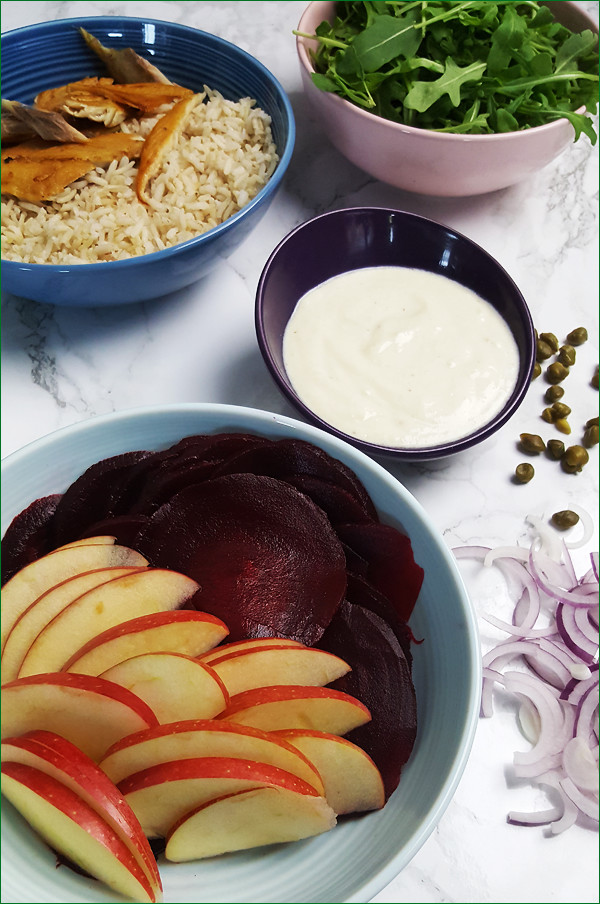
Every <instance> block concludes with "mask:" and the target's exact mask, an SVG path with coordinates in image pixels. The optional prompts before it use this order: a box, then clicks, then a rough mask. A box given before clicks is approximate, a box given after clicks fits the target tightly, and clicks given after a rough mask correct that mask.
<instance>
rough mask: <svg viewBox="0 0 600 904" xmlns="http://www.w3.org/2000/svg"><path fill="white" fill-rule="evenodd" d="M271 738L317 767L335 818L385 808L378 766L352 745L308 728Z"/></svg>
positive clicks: (280, 732) (279, 733) (276, 733)
mask: <svg viewBox="0 0 600 904" xmlns="http://www.w3.org/2000/svg"><path fill="white" fill-rule="evenodd" d="M273 735H274V736H275V737H277V738H281V739H282V740H285V741H288V742H289V743H290V744H292V745H293V746H294V747H297V748H298V750H300V751H301V752H302V753H303V754H304V755H305V756H306V757H307V758H308V759H309V760H310V761H311V763H312V764H313V765H314V766H316V768H317V769H318V771H319V775H320V776H321V778H322V779H323V785H324V787H325V798H326V799H327V802H328V804H329V805H330V806H331V808H332V809H333V810H334V812H335V813H337V814H338V816H341V815H342V814H344V813H358V812H363V811H365V810H379V809H381V807H383V805H384V804H385V792H384V787H383V779H382V778H381V774H380V772H379V770H378V768H377V766H376V765H375V763H374V762H373V760H372V759H371V757H370V756H369V755H368V754H367V753H365V751H364V750H362V749H361V748H360V747H357V745H356V744H353V743H352V741H348V740H347V738H340V737H338V736H337V735H332V734H329V733H328V732H325V731H313V730H311V729H310V728H293V729H290V730H288V731H276V732H273Z"/></svg>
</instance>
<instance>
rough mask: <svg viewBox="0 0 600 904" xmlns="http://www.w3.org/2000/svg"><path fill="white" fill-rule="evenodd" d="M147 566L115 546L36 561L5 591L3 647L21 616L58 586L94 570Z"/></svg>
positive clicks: (131, 552)
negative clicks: (47, 591)
mask: <svg viewBox="0 0 600 904" xmlns="http://www.w3.org/2000/svg"><path fill="white" fill-rule="evenodd" d="M147 564H148V560H147V559H145V558H144V556H142V555H141V554H140V553H138V552H136V551H135V550H133V549H129V548H128V547H125V546H117V545H112V544H108V545H106V544H92V545H88V546H69V547H67V548H66V549H57V550H55V551H54V552H50V553H48V554H47V555H45V556H42V558H41V559H36V560H35V561H34V562H31V563H30V564H29V565H26V566H25V567H24V568H22V569H21V570H20V571H18V572H17V573H16V574H15V575H13V577H12V578H11V579H10V580H9V581H7V582H6V584H5V585H4V587H3V588H2V630H1V641H2V647H3V648H4V644H5V642H6V638H7V637H8V633H9V631H10V630H11V628H12V626H13V625H14V623H15V622H16V620H17V619H18V617H19V615H21V613H22V612H24V611H25V609H27V608H28V607H29V606H30V605H31V604H32V603H33V601H34V600H36V599H37V598H38V596H41V595H42V593H45V592H46V590H49V589H50V587H54V585H55V584H60V583H61V581H66V580H67V578H70V577H72V576H73V575H74V574H81V573H82V572H83V571H92V570H93V569H95V568H109V567H112V566H114V565H125V566H130V565H134V566H139V567H142V566H145V565H147Z"/></svg>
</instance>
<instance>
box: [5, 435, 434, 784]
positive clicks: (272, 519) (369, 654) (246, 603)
mask: <svg viewBox="0 0 600 904" xmlns="http://www.w3.org/2000/svg"><path fill="white" fill-rule="evenodd" d="M101 534H108V535H112V536H114V537H116V539H117V542H118V543H121V544H123V545H126V546H130V547H132V548H134V549H136V550H138V551H139V552H141V553H142V554H143V555H144V556H145V557H146V558H147V559H148V560H149V562H150V564H151V565H154V566H158V567H162V568H172V569H175V570H177V571H181V572H183V573H185V574H187V575H189V576H190V577H192V578H193V579H194V580H195V581H197V582H198V584H199V585H200V590H199V592H198V593H197V595H196V597H195V598H194V600H193V605H194V606H195V607H196V608H197V609H201V610H203V611H205V612H209V613H212V614H214V615H217V616H219V618H222V619H223V621H225V622H226V624H227V625H228V626H229V629H230V635H229V637H228V641H230V640H231V641H232V640H239V639H242V638H246V637H271V636H274V637H289V638H293V639H295V640H299V641H301V642H303V643H305V644H309V645H312V646H319V647H322V648H323V649H326V650H329V651H330V652H332V653H335V654H337V655H338V656H341V657H342V658H344V659H345V660H346V661H347V662H348V663H349V664H350V665H351V666H352V671H351V672H349V673H348V675H346V676H344V678H343V679H340V680H339V681H338V682H337V683H336V686H339V688H340V689H341V690H344V691H346V692H347V693H350V694H352V695H354V696H356V697H358V698H359V699H360V700H362V701H363V702H364V703H365V704H366V705H367V706H368V707H369V709H370V710H371V713H372V716H373V718H372V721H371V722H370V723H369V724H368V725H366V726H363V727H362V728H360V729H357V730H355V731H354V732H352V733H351V735H350V736H349V737H350V739H351V740H353V741H355V743H357V744H359V745H360V746H361V747H363V749H365V750H366V751H367V752H368V753H369V754H370V755H371V756H372V758H373V759H374V760H375V762H376V764H377V766H378V767H379V769H380V771H381V773H382V775H383V778H384V782H385V786H386V792H387V794H388V796H389V794H391V792H392V791H393V790H394V788H395V787H396V786H397V784H398V781H399V779H400V771H401V769H402V766H403V765H404V763H405V762H406V761H407V759H408V757H409V755H410V752H411V750H412V746H413V744H414V740H415V734H416V700H415V692H414V686H413V683H412V680H411V663H412V656H411V650H410V642H411V639H412V635H411V632H410V629H409V628H408V627H407V624H406V622H407V620H408V618H409V616H410V614H411V612H412V609H413V607H414V605H415V602H416V600H417V596H418V594H419V590H420V588H421V584H422V581H423V569H422V568H421V567H420V566H419V565H417V564H416V563H415V560H414V557H413V552H412V548H411V543H410V540H409V538H408V537H407V536H406V535H405V534H404V533H402V532H401V531H400V530H398V529H397V528H395V527H391V526H390V525H387V524H382V523H381V522H380V521H379V518H378V515H377V512H376V510H375V507H374V505H373V503H372V501H371V499H370V498H369V496H368V494H367V492H366V490H365V488H364V486H363V485H362V484H361V482H360V481H359V480H358V478H357V477H356V475H355V474H354V473H353V472H352V471H351V470H350V469H349V468H348V467H347V466H346V465H344V464H342V463H341V462H340V461H338V460H336V459H334V458H332V457H331V456H330V455H328V454H327V453H326V452H324V451H323V450H322V449H319V448H317V447H316V446H313V445H312V444H311V443H307V442H305V441H302V440H297V439H282V440H272V439H268V438H265V437H260V436H254V435H250V434H246V433H222V434H215V435H201V436H189V437H186V438H185V439H182V440H181V441H180V442H178V443H177V444H175V445H174V446H171V447H170V448H168V449H166V450H162V451H158V452H147V451H136V452H128V453H125V454H122V455H117V456H114V457H112V458H108V459H104V460H103V461H99V462H97V463H96V464H94V465H92V466H91V467H90V468H88V469H87V471H85V473H84V474H82V475H81V477H79V478H78V479H77V480H76V481H75V482H74V483H73V484H71V486H70V487H69V488H68V489H67V490H66V492H65V493H64V494H62V495H59V494H56V495H52V496H46V497H44V498H42V499H38V500H36V501H35V502H33V503H32V504H31V505H30V506H29V507H28V508H27V509H26V510H25V511H23V512H21V514H20V515H18V516H17V517H16V518H15V519H14V521H13V522H12V524H11V525H10V527H9V528H8V530H7V532H6V535H5V537H4V539H3V540H2V583H4V582H5V581H6V580H8V579H9V578H10V577H11V576H12V575H13V574H15V573H16V572H17V571H18V570H19V569H21V568H22V567H23V566H24V565H26V564H28V563H29V562H31V561H33V560H34V559H36V558H39V557H40V556H42V555H45V554H46V553H48V552H50V551H51V550H53V549H56V548H57V547H58V546H62V545H64V544H65V543H69V542H71V541H73V540H78V539H81V538H83V537H92V536H98V535H101Z"/></svg>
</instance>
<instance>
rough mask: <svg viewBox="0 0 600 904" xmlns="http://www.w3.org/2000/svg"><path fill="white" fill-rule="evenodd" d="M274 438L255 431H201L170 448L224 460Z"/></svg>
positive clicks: (187, 453)
mask: <svg viewBox="0 0 600 904" xmlns="http://www.w3.org/2000/svg"><path fill="white" fill-rule="evenodd" d="M271 442H273V440H270V439H268V438H267V437H266V436H257V435H255V434H254V433H199V434H197V435H195V436H184V438H183V439H180V440H179V442H177V443H175V444H174V445H173V446H171V447H170V448H169V452H171V453H174V454H175V455H189V454H192V455H194V456H195V457H197V458H201V459H203V460H205V461H208V460H210V461H215V460H219V461H223V460H224V459H226V458H229V457H230V456H231V455H237V454H238V453H240V452H243V451H244V450H246V449H251V448H254V447H256V446H265V445H269V443H271Z"/></svg>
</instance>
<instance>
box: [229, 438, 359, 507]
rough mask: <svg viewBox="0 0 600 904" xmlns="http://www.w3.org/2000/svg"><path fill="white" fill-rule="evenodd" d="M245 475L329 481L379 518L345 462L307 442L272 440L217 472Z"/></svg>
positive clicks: (235, 457)
mask: <svg viewBox="0 0 600 904" xmlns="http://www.w3.org/2000/svg"><path fill="white" fill-rule="evenodd" d="M242 472H245V473H249V474H266V475H269V476H270V477H276V478H278V479H279V480H288V479H289V478H290V477H294V478H296V477H298V476H299V475H303V476H304V475H309V476H312V477H318V478H320V479H321V480H329V481H331V482H332V483H334V484H336V486H338V487H339V488H340V489H342V490H345V491H346V492H347V493H349V494H350V495H351V496H353V497H354V498H355V500H356V501H357V502H358V504H359V505H360V507H361V509H362V511H363V512H365V513H366V514H368V515H369V517H371V518H376V517H377V514H376V511H375V507H374V505H373V503H372V501H371V499H370V497H369V495H368V493H367V491H366V490H365V488H364V486H363V485H362V483H361V482H360V480H359V479H358V477H357V476H356V474H354V472H353V471H351V470H350V468H348V467H346V465H344V464H343V463H342V462H341V461H338V460H337V459H336V458H333V457H332V456H331V455H328V454H327V452H324V451H323V449H319V448H318V447H317V446H313V445H312V443H308V442H306V441H305V440H299V439H280V440H272V441H271V442H270V443H268V444H265V445H263V446H261V447H258V448H254V449H249V450H247V451H245V452H241V453H240V454H239V455H233V456H231V457H230V458H228V459H227V461H226V462H224V464H223V465H221V467H220V468H219V469H217V471H215V476H216V477H218V476H221V475H224V474H236V473H242Z"/></svg>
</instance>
